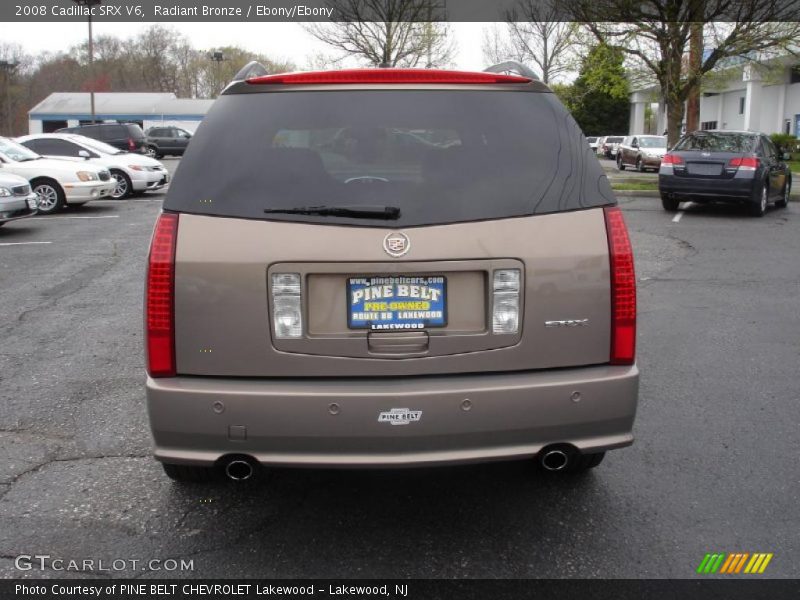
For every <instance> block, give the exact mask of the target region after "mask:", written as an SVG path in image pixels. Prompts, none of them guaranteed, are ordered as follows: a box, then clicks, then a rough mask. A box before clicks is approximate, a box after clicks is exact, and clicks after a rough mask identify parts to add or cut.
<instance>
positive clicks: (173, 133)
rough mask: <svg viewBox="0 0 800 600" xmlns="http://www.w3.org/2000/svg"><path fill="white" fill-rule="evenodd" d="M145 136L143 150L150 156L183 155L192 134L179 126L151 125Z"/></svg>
mask: <svg viewBox="0 0 800 600" xmlns="http://www.w3.org/2000/svg"><path fill="white" fill-rule="evenodd" d="M146 136H147V139H146V140H145V145H144V152H145V154H147V155H148V156H150V157H152V158H161V157H162V156H166V155H167V154H169V155H172V156H183V153H184V152H186V146H188V145H189V140H190V139H192V134H191V133H189V132H188V131H186V130H185V129H181V128H180V127H151V128H150V129H148V130H147V132H146Z"/></svg>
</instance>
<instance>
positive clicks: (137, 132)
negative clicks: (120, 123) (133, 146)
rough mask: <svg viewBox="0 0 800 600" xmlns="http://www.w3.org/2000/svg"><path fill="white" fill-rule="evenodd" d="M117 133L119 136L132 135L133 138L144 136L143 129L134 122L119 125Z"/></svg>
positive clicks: (138, 138)
mask: <svg viewBox="0 0 800 600" xmlns="http://www.w3.org/2000/svg"><path fill="white" fill-rule="evenodd" d="M120 129H121V130H120V132H119V134H120V135H121V137H128V136H130V137H132V138H133V139H135V140H140V139H142V138H143V137H144V131H142V128H141V127H139V126H138V125H136V124H135V123H128V124H127V125H125V126H124V127H120Z"/></svg>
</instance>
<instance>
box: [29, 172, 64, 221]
mask: <svg viewBox="0 0 800 600" xmlns="http://www.w3.org/2000/svg"><path fill="white" fill-rule="evenodd" d="M31 189H32V190H33V193H34V194H36V196H37V202H38V207H39V214H42V215H51V214H53V213H56V212H58V211H60V210H61V209H62V208H64V206H66V204H67V197H66V195H65V194H64V189H63V188H62V187H61V186H60V185H59V184H58V182H57V181H55V180H54V179H48V178H41V179H34V180H33V181H32V182H31Z"/></svg>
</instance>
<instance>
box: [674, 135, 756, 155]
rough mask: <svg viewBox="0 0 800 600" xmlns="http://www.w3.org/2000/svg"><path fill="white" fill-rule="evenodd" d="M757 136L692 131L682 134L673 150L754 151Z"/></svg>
mask: <svg viewBox="0 0 800 600" xmlns="http://www.w3.org/2000/svg"><path fill="white" fill-rule="evenodd" d="M757 141H758V138H756V137H755V136H753V135H747V134H745V133H741V134H740V133H694V134H691V135H687V136H684V137H683V138H682V139H681V140H680V141H679V142H678V143H677V145H676V146H675V148H674V149H675V150H705V151H706V152H737V153H743V152H754V151H755V147H756V142H757Z"/></svg>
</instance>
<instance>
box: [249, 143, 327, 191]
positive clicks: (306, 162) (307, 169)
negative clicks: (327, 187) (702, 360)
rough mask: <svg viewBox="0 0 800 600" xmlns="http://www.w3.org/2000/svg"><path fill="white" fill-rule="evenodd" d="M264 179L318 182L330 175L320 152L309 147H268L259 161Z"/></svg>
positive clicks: (299, 182)
mask: <svg viewBox="0 0 800 600" xmlns="http://www.w3.org/2000/svg"><path fill="white" fill-rule="evenodd" d="M257 168H258V169H259V170H261V171H262V173H263V175H264V176H263V178H262V180H263V181H272V182H276V183H281V184H286V183H297V184H303V183H304V182H318V181H319V180H320V179H329V178H330V176H329V175H328V172H327V171H326V170H325V166H324V165H323V164H322V158H321V157H320V155H319V154H317V153H316V152H314V151H313V150H309V149H308V148H267V149H265V151H264V152H263V153H262V154H261V156H260V157H259V161H258V167H257Z"/></svg>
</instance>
